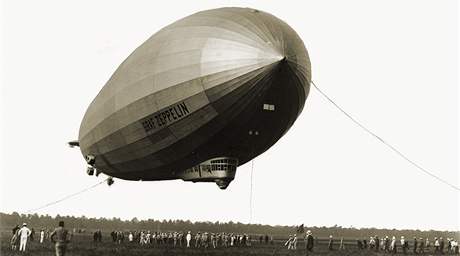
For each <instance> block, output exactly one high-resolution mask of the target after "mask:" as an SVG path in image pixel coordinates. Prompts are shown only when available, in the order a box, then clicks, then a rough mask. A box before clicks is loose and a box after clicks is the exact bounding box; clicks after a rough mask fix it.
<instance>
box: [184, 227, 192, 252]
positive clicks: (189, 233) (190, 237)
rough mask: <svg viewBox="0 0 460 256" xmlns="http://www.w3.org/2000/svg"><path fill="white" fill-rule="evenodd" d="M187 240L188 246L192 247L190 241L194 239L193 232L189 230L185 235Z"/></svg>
mask: <svg viewBox="0 0 460 256" xmlns="http://www.w3.org/2000/svg"><path fill="white" fill-rule="evenodd" d="M185 240H187V248H190V241H192V234H191V232H190V231H189V232H187V235H186V236H185Z"/></svg>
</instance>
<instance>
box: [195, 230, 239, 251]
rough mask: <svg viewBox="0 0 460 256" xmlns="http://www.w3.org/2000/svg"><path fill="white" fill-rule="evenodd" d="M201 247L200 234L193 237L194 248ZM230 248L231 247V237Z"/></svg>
mask: <svg viewBox="0 0 460 256" xmlns="http://www.w3.org/2000/svg"><path fill="white" fill-rule="evenodd" d="M200 246H201V234H200V232H198V233H196V235H195V248H200ZM232 246H233V237H232Z"/></svg>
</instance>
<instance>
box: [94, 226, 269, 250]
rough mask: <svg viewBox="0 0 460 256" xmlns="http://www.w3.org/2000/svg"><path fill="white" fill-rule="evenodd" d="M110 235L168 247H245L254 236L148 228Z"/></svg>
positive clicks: (96, 234) (262, 238)
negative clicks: (153, 230) (165, 230)
mask: <svg viewBox="0 0 460 256" xmlns="http://www.w3.org/2000/svg"><path fill="white" fill-rule="evenodd" d="M100 232H101V231H100V230H97V231H95V232H94V234H93V241H94V242H95V243H98V242H100V241H101V240H100V237H101V236H100V234H101V233H100ZM110 237H111V239H112V242H114V243H118V244H121V243H125V242H128V243H136V244H140V245H141V246H144V245H150V246H170V247H187V248H191V247H194V248H218V247H234V246H237V247H240V246H242V247H245V246H251V245H252V242H254V241H253V240H254V238H253V237H251V236H250V235H248V234H235V233H225V232H221V233H211V232H209V233H208V232H196V233H195V234H192V232H191V231H188V232H151V231H149V230H141V231H129V232H123V231H120V230H118V231H117V230H114V231H112V232H110ZM259 241H260V243H263V242H264V241H265V243H267V244H268V243H269V242H270V243H272V244H273V237H271V236H270V237H269V236H268V235H265V236H263V235H261V236H260V237H259Z"/></svg>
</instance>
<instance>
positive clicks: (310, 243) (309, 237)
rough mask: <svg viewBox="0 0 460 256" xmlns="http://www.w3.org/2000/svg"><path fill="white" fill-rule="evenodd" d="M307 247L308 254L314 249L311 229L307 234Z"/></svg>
mask: <svg viewBox="0 0 460 256" xmlns="http://www.w3.org/2000/svg"><path fill="white" fill-rule="evenodd" d="M305 249H307V255H308V253H309V252H312V251H313V236H312V234H311V231H310V230H307V235H306V236H305Z"/></svg>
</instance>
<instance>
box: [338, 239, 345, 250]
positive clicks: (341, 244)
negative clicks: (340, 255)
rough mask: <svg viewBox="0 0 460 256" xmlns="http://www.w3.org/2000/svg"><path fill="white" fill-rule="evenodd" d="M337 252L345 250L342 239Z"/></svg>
mask: <svg viewBox="0 0 460 256" xmlns="http://www.w3.org/2000/svg"><path fill="white" fill-rule="evenodd" d="M339 250H341V251H343V250H345V245H344V244H343V237H341V238H340V246H339Z"/></svg>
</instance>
